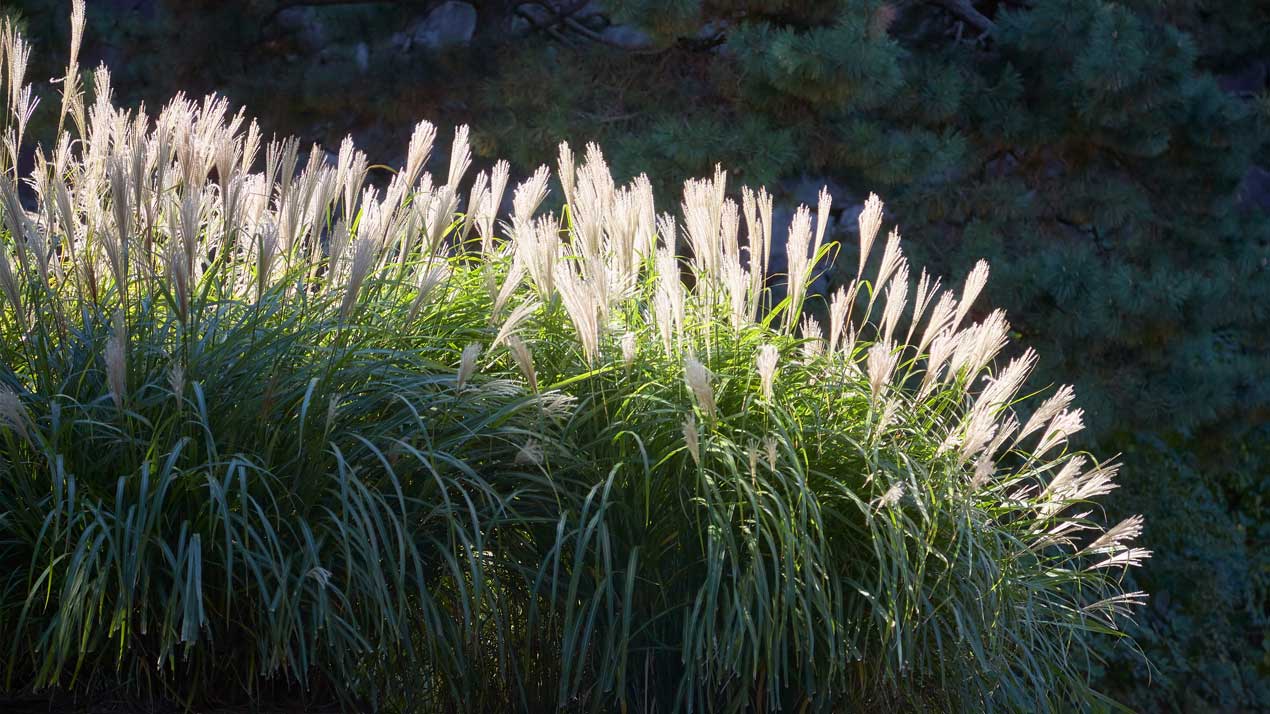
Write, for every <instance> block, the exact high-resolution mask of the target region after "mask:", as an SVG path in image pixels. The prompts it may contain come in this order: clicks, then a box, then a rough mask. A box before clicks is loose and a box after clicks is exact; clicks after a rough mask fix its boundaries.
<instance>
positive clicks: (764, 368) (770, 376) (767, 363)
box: [755, 345, 780, 401]
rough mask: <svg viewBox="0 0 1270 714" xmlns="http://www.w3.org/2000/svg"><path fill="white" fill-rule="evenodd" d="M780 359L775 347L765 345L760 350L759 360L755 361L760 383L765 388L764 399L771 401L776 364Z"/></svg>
mask: <svg viewBox="0 0 1270 714" xmlns="http://www.w3.org/2000/svg"><path fill="white" fill-rule="evenodd" d="M779 359H780V351H779V350H777V349H776V346H775V345H763V346H762V347H760V348H758V358H757V359H756V360H755V361H756V362H757V367H758V375H759V382H760V383H761V384H762V388H763V399H766V400H767V401H771V399H772V385H773V384H774V383H775V381H776V363H777V360H779Z"/></svg>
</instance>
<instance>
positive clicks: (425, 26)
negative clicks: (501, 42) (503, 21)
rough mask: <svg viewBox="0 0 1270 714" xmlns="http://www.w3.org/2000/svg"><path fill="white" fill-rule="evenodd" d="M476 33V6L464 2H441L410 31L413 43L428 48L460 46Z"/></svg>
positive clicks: (438, 48)
mask: <svg viewBox="0 0 1270 714" xmlns="http://www.w3.org/2000/svg"><path fill="white" fill-rule="evenodd" d="M474 34H476V8H474V7H472V6H471V5H470V4H468V3H465V2H453V1H450V2H443V3H441V4H440V5H437V6H436V7H435V8H433V9H432V12H429V13H428V16H427V17H425V18H424V19H423V20H422V21H421V22H419V24H418V25H416V26H415V28H414V30H413V31H412V32H411V35H410V39H411V42H412V43H413V44H414V45H418V46H421V47H425V48H427V49H430V50H444V49H449V48H452V47H460V46H463V45H466V44H468V43H469V42H471V41H472V35H474Z"/></svg>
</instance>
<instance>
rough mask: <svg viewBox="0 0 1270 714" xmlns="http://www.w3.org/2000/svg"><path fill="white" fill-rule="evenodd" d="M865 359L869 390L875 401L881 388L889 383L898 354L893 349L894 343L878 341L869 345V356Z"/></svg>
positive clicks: (897, 360)
mask: <svg viewBox="0 0 1270 714" xmlns="http://www.w3.org/2000/svg"><path fill="white" fill-rule="evenodd" d="M866 359H867V362H866V364H867V367H868V373H869V391H870V392H871V393H872V394H873V399H874V400H875V401H876V400H877V398H878V396H879V395H880V394H881V393H882V388H883V387H885V386H886V385H888V384H890V381H891V375H892V374H893V373H894V372H895V365H896V364H897V363H898V362H899V359H900V356H899V353H898V352H896V350H895V345H894V343H891V342H878V343H875V344H874V345H873V346H871V347H869V356H868V357H867V358H866Z"/></svg>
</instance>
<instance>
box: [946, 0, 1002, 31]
mask: <svg viewBox="0 0 1270 714" xmlns="http://www.w3.org/2000/svg"><path fill="white" fill-rule="evenodd" d="M929 2H931V3H932V4H934V5H938V6H940V7H942V8H944V9H945V10H947V11H948V12H950V13H952V14H953V15H956V16H957V17H958V18H959V19H961V20H962V21H963V22H965V23H966V24H969V25H972V26H973V27H975V28H977V29H978V30H979V31H980V32H991V31H992V30H995V29H996V27H997V26H996V23H994V22H992V20H990V19H988V17H987V16H986V15H984V14H983V13H981V12H979V11H978V10H976V9H975V6H974V5H973V4H971V2H970V0H929Z"/></svg>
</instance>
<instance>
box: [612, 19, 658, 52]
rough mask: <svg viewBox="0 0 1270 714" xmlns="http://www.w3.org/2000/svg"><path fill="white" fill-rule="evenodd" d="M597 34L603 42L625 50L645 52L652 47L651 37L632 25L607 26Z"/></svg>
mask: <svg viewBox="0 0 1270 714" xmlns="http://www.w3.org/2000/svg"><path fill="white" fill-rule="evenodd" d="M599 34H600V37H602V38H603V39H604V41H605V42H607V43H609V44H611V45H614V46H616V47H621V48H622V49H626V50H646V49H648V48H650V47H652V46H653V37H652V35H650V34H648V33H647V32H644V31H643V30H641V29H639V28H638V27H634V26H632V25H609V26H608V27H606V28H604V30H603V31H601V32H600V33H599Z"/></svg>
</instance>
